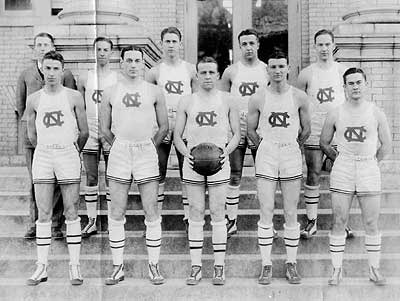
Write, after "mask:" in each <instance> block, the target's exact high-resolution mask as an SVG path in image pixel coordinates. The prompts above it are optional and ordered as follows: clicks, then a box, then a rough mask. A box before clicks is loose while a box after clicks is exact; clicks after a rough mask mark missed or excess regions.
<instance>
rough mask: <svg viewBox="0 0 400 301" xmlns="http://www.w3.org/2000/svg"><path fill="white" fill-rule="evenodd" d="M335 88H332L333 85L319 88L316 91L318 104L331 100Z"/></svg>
mask: <svg viewBox="0 0 400 301" xmlns="http://www.w3.org/2000/svg"><path fill="white" fill-rule="evenodd" d="M334 94H335V90H333V87H329V88H320V89H319V90H318V93H317V99H318V101H319V103H320V104H322V103H324V102H332V101H333V100H334V99H335V97H334Z"/></svg>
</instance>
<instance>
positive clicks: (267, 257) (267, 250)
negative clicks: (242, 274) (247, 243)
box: [257, 222, 274, 266]
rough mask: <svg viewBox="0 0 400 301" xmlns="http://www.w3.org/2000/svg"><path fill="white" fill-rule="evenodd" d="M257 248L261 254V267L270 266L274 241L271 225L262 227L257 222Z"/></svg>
mask: <svg viewBox="0 0 400 301" xmlns="http://www.w3.org/2000/svg"><path fill="white" fill-rule="evenodd" d="M257 232H258V246H259V248H260V253H261V261H262V265H263V266H264V265H271V264H272V261H271V250H272V242H273V240H274V228H273V225H272V224H271V225H263V224H261V223H260V222H258V231H257Z"/></svg>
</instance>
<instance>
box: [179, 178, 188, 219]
mask: <svg viewBox="0 0 400 301" xmlns="http://www.w3.org/2000/svg"><path fill="white" fill-rule="evenodd" d="M181 187H182V204H183V214H184V216H183V219H189V201H188V199H187V192H186V184H185V183H182V182H181Z"/></svg>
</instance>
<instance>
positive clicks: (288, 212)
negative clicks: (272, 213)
mask: <svg viewBox="0 0 400 301" xmlns="http://www.w3.org/2000/svg"><path fill="white" fill-rule="evenodd" d="M285 223H286V224H287V225H288V226H289V227H292V226H293V225H295V224H296V223H297V209H296V208H293V209H285Z"/></svg>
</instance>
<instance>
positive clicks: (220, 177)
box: [182, 157, 231, 186]
mask: <svg viewBox="0 0 400 301" xmlns="http://www.w3.org/2000/svg"><path fill="white" fill-rule="evenodd" d="M182 173H183V177H182V182H183V183H186V184H192V185H204V184H206V185H207V186H215V185H219V184H225V183H228V182H229V178H230V174H231V166H230V164H229V159H227V160H226V161H225V163H224V165H222V169H221V170H220V171H219V172H217V173H216V174H215V175H212V176H203V175H201V174H198V173H197V172H195V171H194V170H193V169H192V167H191V166H190V164H189V162H188V159H187V158H186V157H185V160H184V161H183V171H182Z"/></svg>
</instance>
